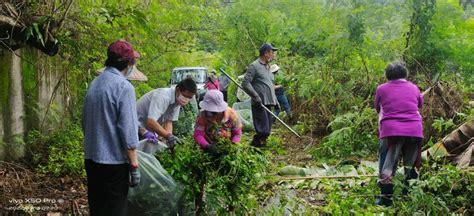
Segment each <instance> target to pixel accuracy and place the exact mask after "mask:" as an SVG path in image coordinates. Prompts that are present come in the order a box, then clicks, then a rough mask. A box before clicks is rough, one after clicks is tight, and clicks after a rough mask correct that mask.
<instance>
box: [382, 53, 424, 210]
mask: <svg viewBox="0 0 474 216" xmlns="http://www.w3.org/2000/svg"><path fill="white" fill-rule="evenodd" d="M407 75H408V71H407V69H406V67H405V66H404V64H403V63H402V62H394V63H392V64H389V65H388V66H387V68H385V76H386V77H387V79H388V82H386V83H384V84H382V85H379V86H378V87H377V91H376V93H375V109H376V110H377V113H379V138H380V139H381V143H383V144H384V145H385V147H386V148H380V151H381V152H379V153H380V156H381V158H380V159H381V160H380V163H381V167H382V169H381V170H379V174H380V176H379V180H378V181H377V182H378V185H379V186H380V189H381V194H382V195H381V196H380V197H378V198H377V204H378V205H386V206H388V205H391V204H392V199H391V196H392V194H393V184H392V182H391V180H392V177H393V175H394V174H395V172H396V170H397V165H398V161H399V159H400V157H402V158H403V166H404V168H405V185H406V186H407V184H408V180H410V179H414V178H417V177H418V173H417V170H418V169H419V168H420V165H421V164H420V158H421V141H422V139H423V125H422V118H421V115H420V111H419V109H421V107H422V105H423V96H422V95H421V93H420V90H419V89H418V87H417V86H416V85H415V84H413V83H411V82H409V81H407V80H406V77H407ZM381 147H382V146H381ZM382 151H383V152H382ZM383 156H385V157H383ZM406 186H405V189H404V193H406V192H407V188H406Z"/></svg>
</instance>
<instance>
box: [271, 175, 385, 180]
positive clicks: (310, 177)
mask: <svg viewBox="0 0 474 216" xmlns="http://www.w3.org/2000/svg"><path fill="white" fill-rule="evenodd" d="M367 177H378V175H347V176H343V175H339V176H288V177H282V178H279V180H306V179H335V178H367Z"/></svg>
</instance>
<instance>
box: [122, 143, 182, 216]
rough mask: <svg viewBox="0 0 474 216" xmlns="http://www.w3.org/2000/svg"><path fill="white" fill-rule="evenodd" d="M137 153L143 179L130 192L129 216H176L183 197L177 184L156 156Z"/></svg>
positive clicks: (138, 151) (141, 152)
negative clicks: (180, 199)
mask: <svg viewBox="0 0 474 216" xmlns="http://www.w3.org/2000/svg"><path fill="white" fill-rule="evenodd" d="M154 145H155V146H160V145H157V144H154ZM152 147H153V146H152ZM157 149H158V147H155V148H153V149H151V150H152V151H154V150H157ZM137 153H138V162H139V164H140V167H139V171H140V175H141V179H140V184H139V185H138V186H137V187H134V188H130V189H129V191H128V201H129V210H128V215H134V216H135V215H176V214H177V212H178V201H179V198H180V195H181V190H180V189H179V187H178V185H177V183H176V182H175V181H174V179H173V178H172V177H171V175H170V174H169V173H168V172H167V171H166V170H165V169H163V167H162V166H161V164H160V162H159V161H158V160H157V159H156V158H155V156H153V155H152V154H147V153H145V152H143V151H140V150H137Z"/></svg>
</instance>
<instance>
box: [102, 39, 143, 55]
mask: <svg viewBox="0 0 474 216" xmlns="http://www.w3.org/2000/svg"><path fill="white" fill-rule="evenodd" d="M107 52H108V53H107V54H108V55H111V54H114V55H117V56H118V57H119V58H124V59H136V58H139V57H140V54H139V53H138V52H137V51H135V50H133V48H132V45H131V44H130V43H129V42H127V41H124V40H118V41H115V42H113V43H112V44H110V46H109V48H108V49H107Z"/></svg>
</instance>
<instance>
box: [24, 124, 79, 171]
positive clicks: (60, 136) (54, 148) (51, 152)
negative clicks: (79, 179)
mask: <svg viewBox="0 0 474 216" xmlns="http://www.w3.org/2000/svg"><path fill="white" fill-rule="evenodd" d="M82 141H83V134H82V129H81V128H80V127H79V126H78V125H74V124H69V125H64V126H63V127H61V128H58V129H56V130H54V131H53V132H51V133H49V134H41V133H40V132H39V131H31V132H30V133H29V134H28V137H27V146H26V148H27V158H28V159H29V160H28V163H29V164H30V165H32V166H35V167H38V171H39V172H41V173H51V174H53V175H55V176H62V175H71V176H75V175H85V169H84V149H83V146H82Z"/></svg>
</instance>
